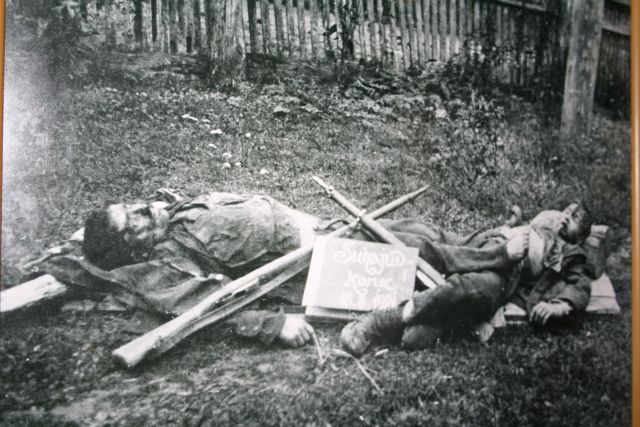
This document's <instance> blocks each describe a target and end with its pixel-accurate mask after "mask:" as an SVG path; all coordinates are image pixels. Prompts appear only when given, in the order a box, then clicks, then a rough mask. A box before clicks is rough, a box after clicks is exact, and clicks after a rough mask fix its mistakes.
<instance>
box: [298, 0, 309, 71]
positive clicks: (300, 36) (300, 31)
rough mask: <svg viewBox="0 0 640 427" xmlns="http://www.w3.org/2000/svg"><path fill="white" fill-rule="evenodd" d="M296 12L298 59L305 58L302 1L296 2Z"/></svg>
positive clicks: (305, 44) (305, 47)
mask: <svg viewBox="0 0 640 427" xmlns="http://www.w3.org/2000/svg"><path fill="white" fill-rule="evenodd" d="M296 11H297V12H298V43H299V44H300V57H301V58H306V57H307V38H306V35H307V30H306V29H305V25H304V24H305V22H304V0H297V1H296Z"/></svg>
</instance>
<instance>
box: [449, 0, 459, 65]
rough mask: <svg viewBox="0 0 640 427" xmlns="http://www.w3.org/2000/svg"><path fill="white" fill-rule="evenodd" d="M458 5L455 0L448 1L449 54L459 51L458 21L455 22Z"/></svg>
mask: <svg viewBox="0 0 640 427" xmlns="http://www.w3.org/2000/svg"><path fill="white" fill-rule="evenodd" d="M457 10H458V5H457V4H456V0H450V1H449V37H450V39H451V50H450V52H451V56H453V55H454V54H457V53H458V52H460V42H459V41H458V37H457V34H458V23H457V22H456V12H457Z"/></svg>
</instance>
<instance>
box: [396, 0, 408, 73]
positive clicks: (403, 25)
mask: <svg viewBox="0 0 640 427" xmlns="http://www.w3.org/2000/svg"><path fill="white" fill-rule="evenodd" d="M404 3H405V0H398V12H397V13H398V15H399V18H400V43H401V44H402V69H407V68H409V66H410V65H411V51H410V49H409V34H408V31H407V17H406V13H405V4H404Z"/></svg>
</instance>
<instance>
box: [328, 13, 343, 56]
mask: <svg viewBox="0 0 640 427" xmlns="http://www.w3.org/2000/svg"><path fill="white" fill-rule="evenodd" d="M329 5H331V3H329ZM340 13H341V12H340V6H339V5H338V2H337V1H336V0H334V1H333V16H334V17H335V20H336V57H337V58H340V55H342V21H341V20H340Z"/></svg>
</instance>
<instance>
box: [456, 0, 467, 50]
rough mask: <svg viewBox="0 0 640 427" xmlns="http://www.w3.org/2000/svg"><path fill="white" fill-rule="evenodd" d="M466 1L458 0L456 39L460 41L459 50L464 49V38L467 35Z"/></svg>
mask: <svg viewBox="0 0 640 427" xmlns="http://www.w3.org/2000/svg"><path fill="white" fill-rule="evenodd" d="M466 11H467V1H466V0H458V40H459V41H460V50H462V51H463V50H464V46H465V39H466V36H467V13H466Z"/></svg>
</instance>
